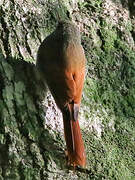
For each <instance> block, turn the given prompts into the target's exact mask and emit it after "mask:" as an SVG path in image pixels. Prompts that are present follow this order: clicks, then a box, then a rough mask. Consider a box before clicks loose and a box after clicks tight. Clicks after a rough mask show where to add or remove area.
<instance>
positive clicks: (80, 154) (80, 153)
mask: <svg viewBox="0 0 135 180" xmlns="http://www.w3.org/2000/svg"><path fill="white" fill-rule="evenodd" d="M76 108H77V110H75V109H76ZM78 112H79V108H78V107H77V106H74V104H69V106H68V108H67V110H66V111H65V112H63V122H64V134H65V140H66V145H67V156H68V162H69V164H71V165H73V166H74V167H75V166H81V167H85V166H86V155H85V150H84V143H83V139H82V135H81V130H80V126H79V121H78V114H77V113H78ZM75 117H77V119H75Z"/></svg>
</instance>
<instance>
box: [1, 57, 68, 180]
mask: <svg viewBox="0 0 135 180" xmlns="http://www.w3.org/2000/svg"><path fill="white" fill-rule="evenodd" d="M46 92H47V88H46V86H45V82H44V80H43V79H42V77H41V75H40V74H39V73H38V71H37V69H36V67H35V65H34V64H31V63H28V62H25V61H22V60H18V59H13V58H8V59H4V58H1V60H0V117H1V118H0V166H1V168H0V169H1V172H2V173H1V176H2V177H3V178H10V177H11V178H16V176H17V175H16V173H15V170H16V171H17V172H18V173H19V175H20V177H21V178H24V177H25V171H26V169H27V170H28V169H29V171H30V172H29V173H30V178H32V177H33V178H34V176H35V175H34V174H35V173H34V172H33V171H38V172H40V178H42V179H44V178H43V177H44V176H45V172H47V171H51V167H53V166H54V164H57V167H59V168H60V169H61V168H64V166H63V163H62V162H63V161H64V159H65V156H64V151H63V149H62V147H60V142H59V140H57V139H56V138H54V137H53V136H52V134H51V133H50V132H49V130H48V129H46V128H45V114H46V109H45V107H44V106H43V105H42V101H43V100H44V98H45V96H46ZM59 139H61V138H59ZM7 167H8V169H7ZM20 170H21V173H20ZM53 170H54V169H53ZM32 172H33V174H32ZM18 173H17V174H18ZM36 176H37V175H36Z"/></svg>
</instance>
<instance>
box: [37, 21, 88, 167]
mask: <svg viewBox="0 0 135 180" xmlns="http://www.w3.org/2000/svg"><path fill="white" fill-rule="evenodd" d="M85 61H86V59H85V55H84V51H83V48H82V46H81V40H80V33H79V31H78V29H77V28H76V26H75V25H74V24H73V23H71V22H67V21H61V22H59V24H58V26H57V28H56V30H55V31H54V32H53V33H52V34H51V35H49V36H48V37H47V38H46V39H45V40H44V41H43V42H42V43H41V46H40V47H39V50H38V57H37V67H38V68H39V70H40V71H41V72H42V74H43V76H44V78H45V79H46V82H47V85H48V87H49V89H50V91H51V93H52V95H53V97H54V99H55V102H56V104H57V106H58V107H59V108H60V110H61V112H62V114H63V122H64V134H65V140H66V145H67V156H68V162H69V164H70V165H73V166H74V167H75V166H78V165H79V166H82V167H85V165H86V155H85V149H84V143H83V140H82V135H81V131H80V126H79V121H78V113H79V108H80V103H81V96H82V89H83V83H84V76H85Z"/></svg>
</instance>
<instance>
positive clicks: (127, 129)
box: [0, 0, 135, 180]
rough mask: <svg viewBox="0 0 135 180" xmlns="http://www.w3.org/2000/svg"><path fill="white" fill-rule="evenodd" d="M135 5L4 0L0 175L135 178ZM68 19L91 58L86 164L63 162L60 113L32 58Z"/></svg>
mask: <svg viewBox="0 0 135 180" xmlns="http://www.w3.org/2000/svg"><path fill="white" fill-rule="evenodd" d="M133 7H134V3H132V2H131V1H130V0H128V1H125V2H124V1H122V0H118V1H114V0H109V1H108V0H104V1H101V0H98V1H97V0H94V1H83V0H78V1H74V0H69V1H64V0H61V1H59V0H54V1H53V0H51V1H47V0H44V1H43V0H35V1H26V0H16V1H14V0H1V2H0V49H1V52H0V179H3V180H6V179H7V180H9V179H11V180H18V179H21V180H24V179H27V180H33V179H34V180H35V179H37V180H39V179H41V180H44V179H45V180H46V179H50V180H52V179H63V180H65V179H67V180H68V179H120V180H122V179H133V177H135V172H134V169H135V163H134V162H135V153H134V152H135V144H134V139H135V133H134V132H135V123H134V122H135V121H134V120H135V116H134V107H135V96H134V82H135V81H134V77H135V69H134V65H135V64H134V62H135V41H134V40H135V37H134V34H135V26H134V23H135V18H134V9H135V8H133ZM59 18H60V19H64V20H65V19H70V20H71V19H72V21H73V22H75V23H76V24H77V25H78V27H79V28H80V31H81V33H82V45H83V47H84V49H85V54H86V57H87V60H88V63H87V77H86V80H85V87H84V92H83V99H82V107H81V111H80V124H81V129H82V132H83V137H84V141H85V147H86V153H87V168H86V169H81V168H78V169H77V170H76V171H75V173H74V172H73V171H70V169H69V168H68V167H67V165H66V158H65V153H64V148H65V141H64V136H63V123H62V116H61V113H60V111H59V110H58V108H57V107H56V105H55V102H54V100H53V98H52V96H51V95H50V93H49V92H48V88H47V87H46V84H45V82H44V79H43V77H42V76H41V75H40V74H39V73H38V71H37V69H36V67H35V62H36V54H37V50H38V47H39V45H40V43H41V41H42V40H43V39H44V38H45V37H46V36H47V35H49V34H50V33H51V32H52V31H53V30H54V28H55V27H56V24H57V21H58V19H59Z"/></svg>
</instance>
